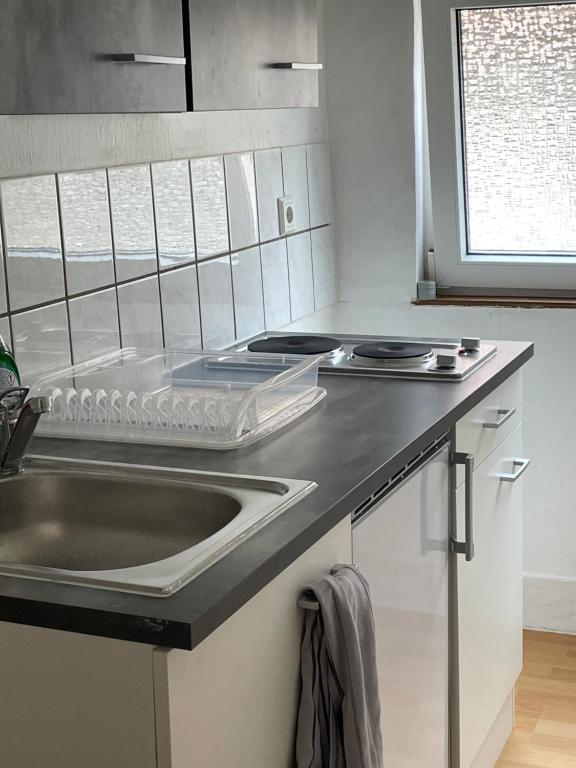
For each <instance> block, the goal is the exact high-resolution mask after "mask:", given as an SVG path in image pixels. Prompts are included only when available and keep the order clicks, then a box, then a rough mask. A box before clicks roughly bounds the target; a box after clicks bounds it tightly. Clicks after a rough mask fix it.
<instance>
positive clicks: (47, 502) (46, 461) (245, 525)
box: [0, 457, 316, 597]
mask: <svg viewBox="0 0 576 768" xmlns="http://www.w3.org/2000/svg"><path fill="white" fill-rule="evenodd" d="M315 487H316V485H315V483H312V482H309V481H301V480H283V479H276V478H272V479H270V478H261V477H249V476H244V475H224V474H219V473H201V472H195V471H192V470H177V469H157V468H155V467H139V466H133V465H125V464H108V463H105V462H91V461H71V460H68V459H57V458H48V457H29V458H28V459H26V462H25V468H24V471H23V472H22V473H21V474H19V475H16V476H12V477H7V478H4V479H1V480H0V573H1V574H6V575H11V576H21V577H26V578H35V579H45V580H50V581H61V582H67V583H72V584H84V585H90V586H94V587H100V588H105V589H117V590H122V591H130V592H140V593H144V594H149V595H157V596H160V597H161V596H167V595H170V594H172V593H173V592H175V591H176V590H177V589H179V588H180V587H182V586H183V585H184V584H186V583H187V582H188V581H190V580H191V579H192V578H194V576H197V575H198V574H199V573H200V572H201V571H203V570H204V569H206V568H207V567H208V566H209V565H211V564H212V563H214V562H215V561H216V560H218V559H219V558H220V557H222V556H223V555H224V554H225V553H226V552H229V551H230V549H231V548H232V547H234V546H235V545H237V544H238V543H239V542H240V541H242V540H243V539H244V538H246V536H248V535H250V534H251V533H253V532H254V531H255V530H257V529H258V528H260V527H261V526H262V525H264V524H265V523H267V522H269V521H270V520H271V519H272V518H273V517H274V516H276V515H277V514H279V513H280V512H283V511H285V510H286V509H287V508H288V507H290V506H291V505H293V504H294V503H296V502H297V501H299V500H300V499H301V498H302V497H303V496H305V495H306V494H308V493H310V491H312V490H313V489H314V488H315Z"/></svg>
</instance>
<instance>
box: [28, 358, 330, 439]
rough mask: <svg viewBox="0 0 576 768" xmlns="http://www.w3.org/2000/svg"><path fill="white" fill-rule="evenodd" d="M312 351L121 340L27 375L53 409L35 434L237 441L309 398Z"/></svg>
mask: <svg viewBox="0 0 576 768" xmlns="http://www.w3.org/2000/svg"><path fill="white" fill-rule="evenodd" d="M319 363H320V357H302V356H298V355H269V354H256V353H250V352H207V351H187V352H180V351H167V350H145V349H136V348H128V349H121V350H119V351H117V352H111V353H109V354H106V355H103V356H101V357H98V358H95V359H94V360H90V361H88V362H86V363H81V364H79V365H75V366H72V367H69V368H66V369H63V370H60V371H56V372H53V373H49V374H46V375H44V376H42V377H41V378H39V379H37V380H36V381H35V382H33V384H32V386H31V392H32V393H33V394H42V395H50V396H51V397H52V398H53V402H54V407H53V411H52V413H51V414H47V415H45V416H43V417H42V419H41V420H40V424H39V427H38V430H37V432H38V434H42V435H50V436H55V437H58V436H59V437H73V438H85V439H88V440H114V441H128V442H141V443H164V444H168V445H183V446H185V445H188V446H194V447H199V448H217V449H218V448H219V449H230V448H238V447H240V446H242V445H246V444H249V443H251V442H254V441H255V440H258V439H259V438H262V437H264V436H265V435H268V434H270V433H271V432H273V431H275V430H277V429H280V428H281V427H283V426H284V425H286V424H288V423H289V422H290V421H293V420H294V419H296V418H298V417H299V416H301V415H302V414H303V413H305V412H306V411H307V410H309V409H310V408H312V406H314V405H315V404H316V403H318V402H319V401H320V400H321V399H322V398H323V397H324V396H325V395H326V390H324V389H322V388H321V387H318V366H319Z"/></svg>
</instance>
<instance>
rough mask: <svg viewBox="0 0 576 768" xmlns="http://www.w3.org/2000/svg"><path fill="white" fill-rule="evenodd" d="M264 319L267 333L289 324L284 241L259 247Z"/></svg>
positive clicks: (286, 259)
mask: <svg viewBox="0 0 576 768" xmlns="http://www.w3.org/2000/svg"><path fill="white" fill-rule="evenodd" d="M261 258H262V283H263V286H264V318H265V322H266V330H267V331H275V330H277V329H278V328H281V327H282V326H283V325H288V323H289V322H290V288H289V283H288V256H287V253H286V240H276V242H274V243H268V244H266V245H262V246H261Z"/></svg>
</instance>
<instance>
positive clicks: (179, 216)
mask: <svg viewBox="0 0 576 768" xmlns="http://www.w3.org/2000/svg"><path fill="white" fill-rule="evenodd" d="M152 182H153V186H154V211H155V214H156V233H157V238H158V262H159V264H160V269H166V268H167V267H175V266H178V265H179V264H186V263H187V262H189V261H194V259H195V258H196V244H195V242H194V220H193V217H192V191H191V187H190V166H189V165H188V161H187V160H177V161H175V162H169V163H153V164H152Z"/></svg>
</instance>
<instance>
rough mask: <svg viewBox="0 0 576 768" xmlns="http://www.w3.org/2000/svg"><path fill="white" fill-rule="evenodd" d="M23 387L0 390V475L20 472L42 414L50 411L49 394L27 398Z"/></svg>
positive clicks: (27, 391)
mask: <svg viewBox="0 0 576 768" xmlns="http://www.w3.org/2000/svg"><path fill="white" fill-rule="evenodd" d="M28 393H29V389H28V388H27V387H13V388H11V389H7V390H5V391H4V392H1V393H0V477H2V476H5V475H16V474H18V473H19V472H21V471H22V461H23V459H24V454H25V452H26V449H27V447H28V443H29V442H30V440H31V438H32V435H33V434H34V430H35V429H36V425H37V424H38V421H39V419H40V416H41V415H42V414H43V413H50V411H51V410H52V398H51V397H31V398H29V400H26V398H27V397H28Z"/></svg>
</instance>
